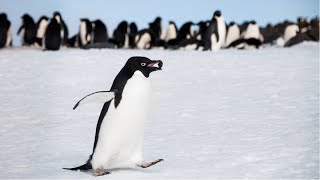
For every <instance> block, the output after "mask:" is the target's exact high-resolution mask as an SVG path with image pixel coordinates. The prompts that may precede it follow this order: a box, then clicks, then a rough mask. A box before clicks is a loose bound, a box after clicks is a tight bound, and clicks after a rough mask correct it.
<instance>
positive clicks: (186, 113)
mask: <svg viewBox="0 0 320 180" xmlns="http://www.w3.org/2000/svg"><path fill="white" fill-rule="evenodd" d="M137 55H141V56H147V57H149V58H151V59H156V60H162V61H163V62H164V66H163V70H162V71H158V72H154V73H152V74H151V76H150V77H151V78H152V83H153V99H152V102H153V103H152V111H151V112H150V118H149V121H148V123H147V124H146V129H145V142H144V144H145V146H144V147H145V148H144V151H145V158H146V160H155V159H159V158H163V159H164V162H160V163H159V164H157V165H155V166H152V167H150V168H147V169H140V168H136V169H118V170H113V171H111V172H112V173H111V174H110V175H106V176H104V177H101V178H110V179H124V178H125V179H186V178H190V179H196V178H197V179H213V178H215V179H222V178H228V179H234V178H237V179H243V178H251V179H263V178H264V179H265V178H267V179H270V178H277V179H278V178H281V179H283V178H285V179H297V178H299V179H318V178H319V44H318V43H303V44H301V45H298V46H294V47H292V48H276V47H268V48H264V49H261V50H248V51H241V50H221V51H218V52H202V51H166V50H110V49H104V50H79V49H61V50H60V51H58V52H50V51H45V52H43V51H41V50H38V49H31V48H14V49H2V50H1V51H0V70H1V71H0V99H1V104H0V106H1V107H0V108H1V110H0V116H1V120H0V122H1V128H0V162H1V163H0V178H23V179H26V178H59V179H61V178H73V179H79V178H94V177H93V176H92V175H91V172H88V173H83V172H74V171H67V170H63V169H62V168H63V167H74V166H78V165H81V164H83V163H84V162H85V161H86V160H87V158H88V156H89V155H90V154H91V151H92V146H93V141H94V133H95V126H96V123H97V119H98V116H99V113H100V110H101V108H102V105H101V104H90V105H83V106H81V108H78V109H76V110H72V107H73V106H74V104H75V103H76V102H77V101H78V100H79V99H80V98H82V97H83V96H84V95H87V94H89V93H91V92H94V91H99V90H109V88H110V87H111V84H112V81H113V79H114V77H115V76H116V74H117V73H118V71H119V70H120V69H121V68H122V66H123V65H124V63H125V62H126V60H127V59H128V58H129V57H131V56H137Z"/></svg>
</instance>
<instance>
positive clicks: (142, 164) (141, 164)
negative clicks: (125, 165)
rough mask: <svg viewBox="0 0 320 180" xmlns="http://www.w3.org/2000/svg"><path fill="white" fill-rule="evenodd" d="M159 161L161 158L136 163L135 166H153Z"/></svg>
mask: <svg viewBox="0 0 320 180" xmlns="http://www.w3.org/2000/svg"><path fill="white" fill-rule="evenodd" d="M161 161H163V159H157V160H155V161H151V162H141V163H138V164H137V166H139V167H141V168H147V167H150V166H153V165H155V164H157V163H159V162H161Z"/></svg>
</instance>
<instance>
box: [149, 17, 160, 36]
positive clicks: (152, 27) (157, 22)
mask: <svg viewBox="0 0 320 180" xmlns="http://www.w3.org/2000/svg"><path fill="white" fill-rule="evenodd" d="M161 21H162V20H161V17H157V18H156V19H155V20H154V21H153V22H152V23H149V29H150V30H151V31H153V33H154V35H155V37H156V38H157V39H159V38H160V36H161V32H162V29H161Z"/></svg>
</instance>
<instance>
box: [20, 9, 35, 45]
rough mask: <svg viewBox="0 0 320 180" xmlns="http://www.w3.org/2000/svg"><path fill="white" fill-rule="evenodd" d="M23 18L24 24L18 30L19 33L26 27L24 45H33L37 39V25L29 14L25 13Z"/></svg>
mask: <svg viewBox="0 0 320 180" xmlns="http://www.w3.org/2000/svg"><path fill="white" fill-rule="evenodd" d="M21 18H22V25H21V27H20V28H19V30H18V34H20V32H21V30H22V29H24V34H23V41H22V45H23V46H29V45H32V44H33V43H34V42H35V41H36V35H37V26H36V24H35V22H34V20H33V18H32V17H31V16H30V15H29V14H24V15H23V16H22V17H21Z"/></svg>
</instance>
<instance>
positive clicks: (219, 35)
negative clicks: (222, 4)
mask: <svg viewBox="0 0 320 180" xmlns="http://www.w3.org/2000/svg"><path fill="white" fill-rule="evenodd" d="M226 29H227V28H226V23H225V21H224V18H223V16H222V15H221V11H219V10H218V11H216V12H214V14H213V18H212V20H211V22H210V25H209V27H208V29H207V31H206V35H205V38H204V49H203V50H209V49H210V50H212V51H217V50H219V49H220V48H221V47H222V46H223V45H224V42H225V38H226Z"/></svg>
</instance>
